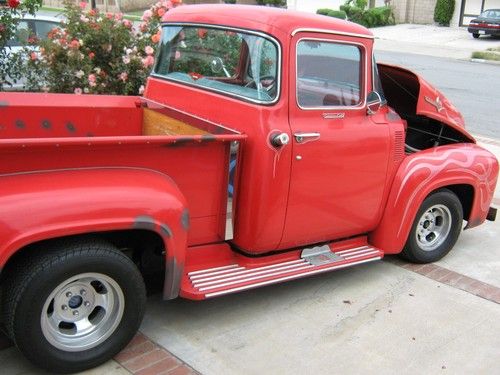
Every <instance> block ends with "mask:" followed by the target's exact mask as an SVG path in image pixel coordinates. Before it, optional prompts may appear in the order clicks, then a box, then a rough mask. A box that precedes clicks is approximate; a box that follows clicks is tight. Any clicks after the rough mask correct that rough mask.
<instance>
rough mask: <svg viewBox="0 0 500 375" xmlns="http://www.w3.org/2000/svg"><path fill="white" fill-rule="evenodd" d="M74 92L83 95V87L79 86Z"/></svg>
mask: <svg viewBox="0 0 500 375" xmlns="http://www.w3.org/2000/svg"><path fill="white" fill-rule="evenodd" d="M74 92H75V94H76V95H82V92H83V91H82V89H81V88H79V87H77V88H76V89H75V91H74Z"/></svg>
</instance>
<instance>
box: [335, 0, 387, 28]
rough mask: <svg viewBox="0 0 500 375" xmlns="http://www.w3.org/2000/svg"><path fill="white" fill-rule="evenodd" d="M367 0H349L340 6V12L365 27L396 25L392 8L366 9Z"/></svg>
mask: <svg viewBox="0 0 500 375" xmlns="http://www.w3.org/2000/svg"><path fill="white" fill-rule="evenodd" d="M366 7H367V1H366V0H348V1H346V2H345V4H344V5H341V6H340V10H341V11H344V12H345V13H346V14H347V19H348V20H349V21H351V22H355V23H358V24H360V25H363V26H365V27H377V26H387V25H394V24H395V18H394V14H393V12H392V8H391V7H389V6H381V7H376V8H370V9H366Z"/></svg>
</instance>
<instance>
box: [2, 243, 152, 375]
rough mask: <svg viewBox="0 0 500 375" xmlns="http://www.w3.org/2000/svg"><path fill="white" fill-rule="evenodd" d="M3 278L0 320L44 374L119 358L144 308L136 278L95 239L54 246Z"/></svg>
mask: <svg viewBox="0 0 500 375" xmlns="http://www.w3.org/2000/svg"><path fill="white" fill-rule="evenodd" d="M31 251H33V252H36V254H33V255H31V254H30V255H31V256H29V257H26V258H25V259H23V260H22V261H18V262H17V264H16V265H15V267H14V268H15V269H12V270H11V272H10V275H9V276H8V278H7V280H6V284H5V288H4V290H5V291H6V292H5V294H4V296H3V301H2V308H3V321H4V324H5V327H6V330H7V333H8V335H9V336H10V337H11V339H12V340H13V341H14V342H15V344H16V345H17V347H18V348H19V350H20V351H21V352H22V353H23V354H24V355H25V356H26V357H27V358H28V359H29V360H31V361H32V362H33V363H35V364H36V365H37V366H39V367H42V368H45V369H47V370H49V371H50V372H59V373H68V372H78V371H83V370H85V369H88V368H91V367H95V366H97V365H99V364H101V363H103V362H105V361H107V360H108V359H110V358H112V357H113V356H114V355H115V354H117V353H118V352H119V351H120V350H121V349H122V348H123V347H124V346H125V345H126V344H127V343H128V342H129V341H130V340H131V339H132V337H133V336H134V334H135V333H136V331H137V329H138V328H139V325H140V323H141V320H142V317H143V314H144V307H145V301H146V292H145V287H144V283H143V280H142V276H141V274H140V273H139V271H138V269H137V267H136V266H135V264H134V263H133V262H132V261H131V260H130V259H129V258H127V257H126V256H125V255H124V254H122V253H121V252H120V251H118V250H117V249H116V248H115V247H114V246H112V245H110V244H108V243H107V242H104V241H101V240H98V239H94V240H86V241H69V242H60V243H56V244H53V245H52V246H51V247H50V248H37V249H31Z"/></svg>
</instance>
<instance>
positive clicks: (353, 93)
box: [297, 40, 361, 108]
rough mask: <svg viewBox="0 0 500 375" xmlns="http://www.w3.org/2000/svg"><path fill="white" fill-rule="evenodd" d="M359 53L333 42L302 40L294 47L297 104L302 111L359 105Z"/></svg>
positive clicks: (357, 49)
mask: <svg viewBox="0 0 500 375" xmlns="http://www.w3.org/2000/svg"><path fill="white" fill-rule="evenodd" d="M360 91H361V50H360V48H359V47H358V46H355V45H350V44H341V43H334V42H325V41H316V40H301V41H299V43H298V45H297V101H298V104H299V106H300V107H302V108H317V107H332V106H334V107H337V106H356V105H358V104H360V103H361V96H360Z"/></svg>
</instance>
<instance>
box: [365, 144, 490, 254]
mask: <svg viewBox="0 0 500 375" xmlns="http://www.w3.org/2000/svg"><path fill="white" fill-rule="evenodd" d="M497 177H498V161H497V160H496V158H495V156H494V155H493V154H491V153H490V152H488V151H486V150H484V149H483V148H481V147H479V146H477V145H475V144H455V145H448V146H441V147H436V148H433V149H428V150H425V151H421V152H418V153H415V154H412V155H410V156H407V157H406V158H405V160H404V161H403V162H402V163H401V165H400V167H399V169H398V172H397V174H396V177H395V178H394V182H393V186H392V189H391V192H390V194H389V199H388V201H387V205H386V209H385V212H384V215H383V217H382V220H381V222H380V225H379V226H378V227H377V228H376V229H375V230H374V231H373V233H371V235H370V242H371V243H372V244H373V245H374V246H376V247H378V248H380V249H382V250H383V251H384V252H385V253H386V254H396V253H399V252H400V251H401V250H402V248H403V246H404V244H405V242H406V239H407V238H408V234H409V232H410V229H411V226H412V224H413V221H414V219H415V216H416V214H417V211H418V209H419V207H420V205H421V204H422V202H423V201H424V199H425V198H426V197H427V196H428V195H429V194H430V193H431V192H433V191H435V190H437V189H439V188H443V187H446V186H451V185H470V186H472V188H473V190H474V197H473V200H472V208H471V213H470V217H469V219H468V227H473V226H477V225H479V224H481V223H482V222H483V221H484V220H485V219H486V216H487V214H488V208H489V206H490V204H491V200H492V198H493V193H494V191H495V186H496V181H497Z"/></svg>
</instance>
